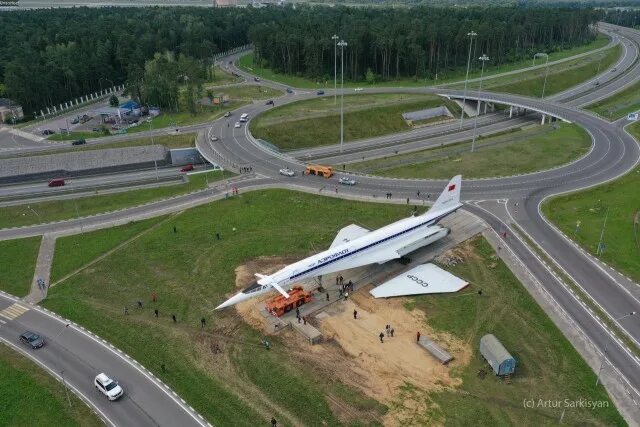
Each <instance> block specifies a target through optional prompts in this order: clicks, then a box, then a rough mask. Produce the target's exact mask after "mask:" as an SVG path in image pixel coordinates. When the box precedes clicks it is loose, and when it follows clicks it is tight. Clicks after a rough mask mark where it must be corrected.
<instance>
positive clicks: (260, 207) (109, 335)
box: [44, 190, 622, 425]
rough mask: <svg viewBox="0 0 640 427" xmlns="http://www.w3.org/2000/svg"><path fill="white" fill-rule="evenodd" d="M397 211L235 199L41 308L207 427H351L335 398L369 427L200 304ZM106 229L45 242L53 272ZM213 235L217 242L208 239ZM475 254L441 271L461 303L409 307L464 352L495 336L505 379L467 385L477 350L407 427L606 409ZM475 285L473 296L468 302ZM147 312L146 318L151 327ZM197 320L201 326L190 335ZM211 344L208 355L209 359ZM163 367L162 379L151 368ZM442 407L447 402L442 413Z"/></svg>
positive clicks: (513, 289) (546, 324)
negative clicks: (532, 404) (113, 353)
mask: <svg viewBox="0 0 640 427" xmlns="http://www.w3.org/2000/svg"><path fill="white" fill-rule="evenodd" d="M285 206H286V207H287V208H286V209H284V207H285ZM309 212H314V214H313V215H309ZM407 213H408V209H407V207H406V206H398V205H380V204H367V203H359V202H352V201H345V200H339V199H331V198H324V197H316V196H312V195H308V194H302V193H292V192H289V191H284V190H272V191H262V192H252V193H246V194H242V195H241V196H240V197H234V198H231V199H227V200H223V201H221V202H219V203H215V204H210V205H206V206H201V207H198V208H194V209H191V210H189V211H186V212H184V213H182V214H180V215H176V216H173V217H169V218H168V219H167V220H165V221H164V222H162V223H161V224H160V225H159V226H158V227H157V228H155V229H153V230H151V231H149V232H148V233H146V234H143V235H142V236H140V237H139V238H138V239H136V240H134V241H132V242H130V243H129V244H128V245H126V246H123V247H122V248H120V249H119V250H117V251H114V252H113V253H112V254H110V255H109V256H108V257H106V258H104V259H102V260H100V261H98V262H96V263H95V264H93V265H92V266H91V268H89V269H87V270H84V271H82V272H80V273H78V274H76V275H74V276H72V277H70V278H69V279H68V280H66V281H65V282H63V283H61V284H59V285H56V286H54V287H52V288H51V289H50V291H49V295H48V298H47V300H46V301H45V302H44V305H45V306H46V307H47V308H49V309H52V310H54V311H57V312H59V313H60V314H62V315H63V316H65V317H68V318H70V319H72V320H74V321H76V322H78V323H80V324H83V325H84V326H86V327H88V328H89V329H91V330H92V331H94V332H96V333H98V334H99V335H101V336H102V337H104V338H106V339H107V340H109V341H110V342H113V343H114V344H116V345H117V346H118V347H119V348H121V349H123V350H124V351H126V352H127V353H129V354H131V355H132V356H133V357H135V358H136V359H137V360H138V361H140V362H141V363H142V364H143V365H144V366H145V367H147V368H149V369H150V370H152V371H153V372H154V373H155V374H156V375H158V376H159V377H160V378H161V379H162V380H163V381H165V382H167V383H168V384H169V385H170V386H171V387H172V388H174V389H175V390H176V392H178V393H179V394H180V395H181V396H182V397H184V398H185V399H186V400H187V401H188V402H189V403H190V404H191V405H193V406H194V407H195V408H196V409H197V410H198V411H199V412H200V413H202V414H203V415H204V416H205V417H206V418H207V419H208V420H209V421H210V422H212V423H215V424H217V425H228V424H229V425H259V424H263V423H265V421H267V420H269V419H270V418H271V417H272V416H275V417H276V418H277V419H278V421H280V422H281V423H283V424H285V425H303V424H312V425H341V424H351V425H354V424H356V425H357V424H359V422H358V421H359V419H358V418H355V419H354V418H351V419H350V421H346V422H341V421H343V419H339V418H337V415H336V413H334V412H332V408H334V407H333V406H332V405H331V404H330V403H329V402H330V400H331V398H333V399H335V398H336V397H337V398H339V399H340V402H341V406H340V407H339V408H336V409H335V410H336V411H337V413H340V414H342V415H343V416H344V414H345V413H347V414H351V416H352V417H353V416H354V414H355V416H357V415H358V414H359V413H361V414H365V413H366V418H365V417H364V416H363V417H362V419H372V417H373V419H377V420H380V422H381V423H382V416H383V414H384V413H385V408H384V407H383V406H382V405H380V404H377V403H376V402H375V401H372V400H371V399H368V398H366V397H363V396H362V394H361V393H360V392H359V391H356V390H353V389H350V388H349V387H348V386H346V385H344V384H342V383H340V382H339V381H338V380H336V378H335V377H333V376H331V375H327V373H326V372H324V371H322V369H321V368H320V367H318V366H316V365H312V364H310V363H309V362H308V359H306V358H305V354H306V350H302V351H301V352H298V351H295V350H294V351H292V350H291V348H286V347H285V346H284V345H283V343H282V342H281V338H279V337H278V336H275V337H271V338H270V339H271V340H272V342H273V347H272V349H271V350H270V351H266V350H265V349H263V348H261V347H260V345H259V342H260V339H261V335H260V334H259V332H257V331H256V330H254V329H252V328H251V327H249V326H248V325H247V324H246V323H244V322H242V321H241V320H240V319H239V316H238V315H237V314H236V313H235V311H233V310H225V311H221V312H215V311H213V307H215V305H216V304H217V303H218V302H219V301H222V300H223V299H224V298H225V296H226V295H228V294H229V293H232V292H234V283H235V269H236V268H237V267H238V266H240V265H243V264H245V263H247V262H249V261H251V260H255V259H256V258H258V257H260V256H272V255H283V256H287V257H296V258H297V257H302V256H304V255H306V254H308V253H309V252H312V251H313V250H314V249H313V247H316V248H317V247H325V246H327V245H329V244H330V242H331V241H332V239H333V238H334V236H335V232H336V230H338V229H339V228H340V227H342V226H344V225H345V224H347V223H351V222H357V223H360V224H363V225H365V226H367V227H370V228H377V227H379V226H381V225H383V224H387V223H389V222H391V221H393V220H395V219H398V218H400V217H404V216H406V215H407ZM319 224H321V225H319ZM174 225H175V226H176V227H177V233H174V232H173V226H174ZM128 227H131V228H128ZM133 227H139V228H138V229H137V230H134V229H133ZM234 227H235V228H236V229H237V231H236V232H233V231H232V229H233V228H234ZM141 228H144V227H142V226H140V225H136V224H130V225H127V226H123V227H121V228H119V229H118V230H117V231H116V233H117V234H118V235H119V238H120V239H122V240H127V239H130V238H131V236H133V235H136V233H138V232H139V231H140V229H141ZM110 231H111V230H101V231H97V232H93V233H87V234H85V236H84V237H83V238H78V237H77V236H76V237H72V238H63V239H60V240H58V243H57V244H59V245H62V244H64V243H63V242H64V241H65V240H66V239H72V241H71V243H70V244H68V245H66V246H65V247H64V248H65V250H64V251H62V250H61V251H60V252H59V253H60V254H61V255H60V256H61V257H62V258H56V259H55V260H54V265H55V264H56V263H59V262H64V259H66V258H70V259H75V258H83V260H88V258H89V256H87V257H85V256H84V255H82V254H83V253H93V254H98V253H100V252H102V251H104V250H107V249H108V248H107V246H110V247H113V246H115V245H117V242H116V240H118V238H114V239H112V241H111V242H110V243H109V245H105V244H104V243H103V242H102V240H103V239H104V238H105V237H106V235H107V234H108V233H109V232H110ZM216 232H219V233H221V235H222V240H216V239H215V233H216ZM474 246H475V247H476V252H477V253H474V255H473V257H472V258H470V259H467V260H466V261H465V263H464V264H461V265H459V266H457V267H456V268H454V273H456V274H459V275H460V276H462V277H465V278H466V279H468V280H470V282H471V283H473V284H472V286H471V287H469V288H468V289H467V290H466V291H464V292H463V293H462V294H461V295H460V294H459V295H448V296H447V295H439V296H428V297H427V296H424V297H420V298H416V299H415V300H414V304H415V305H417V306H419V307H420V308H426V312H427V313H428V317H429V319H430V320H429V321H430V323H431V325H432V326H433V327H434V328H436V329H439V330H446V331H447V332H450V333H453V334H455V335H456V336H458V337H461V338H462V339H463V340H464V341H466V342H470V343H472V344H471V345H472V347H473V348H474V351H476V350H475V349H477V341H478V339H479V337H480V336H481V335H482V334H483V333H486V332H487V331H491V332H493V333H495V334H496V335H497V336H498V337H499V338H500V339H501V340H502V341H503V343H504V344H505V345H506V346H507V348H508V349H509V350H510V351H511V352H512V353H513V355H514V356H515V357H516V358H517V359H518V361H519V364H520V365H519V367H518V371H517V374H516V376H515V377H514V380H513V383H512V384H511V385H505V384H503V383H502V382H500V381H499V380H497V379H496V378H494V377H493V376H492V375H488V376H487V377H486V378H485V379H483V380H480V379H479V378H476V377H475V375H476V373H477V371H478V369H480V368H484V369H485V370H488V369H489V368H488V366H487V365H486V364H485V363H483V362H481V361H480V360H479V358H478V357H477V354H476V357H475V358H473V360H472V362H471V365H470V366H468V367H465V368H461V370H460V371H459V372H455V373H454V375H459V376H461V377H462V379H463V385H462V390H461V391H457V390H448V391H442V392H432V393H431V394H429V395H427V394H425V393H418V395H417V396H415V395H414V396H411V397H412V398H414V399H428V400H429V401H430V402H435V403H438V404H439V405H440V406H439V407H434V406H433V405H429V406H430V408H431V409H430V410H429V413H428V414H419V415H418V416H417V417H418V418H417V419H416V420H414V421H416V423H414V424H419V423H420V421H422V420H424V419H431V420H435V419H440V420H447V421H448V422H451V421H453V423H454V424H455V421H456V420H460V423H459V424H470V423H471V424H473V422H472V420H474V419H475V420H477V419H478V418H474V416H475V415H479V416H480V418H481V419H482V420H488V421H489V422H487V425H495V424H496V422H498V423H508V422H509V420H511V419H513V420H515V421H512V423H513V424H520V425H523V424H531V423H527V422H526V421H527V419H529V418H527V417H531V418H530V419H532V420H534V423H535V424H536V425H544V424H549V423H551V422H552V421H556V420H557V419H558V418H559V415H560V414H559V413H558V414H556V413H555V412H554V410H550V411H545V410H537V409H536V410H529V409H524V408H523V405H522V399H523V398H524V397H527V398H530V397H536V398H537V397H540V398H543V399H553V398H555V397H557V398H558V399H564V398H569V399H573V398H579V397H582V398H587V399H593V400H598V399H604V400H606V401H607V402H608V403H609V404H610V405H611V403H610V402H609V401H608V400H607V398H606V394H605V392H604V391H603V389H602V387H600V388H592V386H591V384H592V383H593V382H594V381H595V375H594V374H593V372H592V371H591V370H590V369H589V368H588V367H587V366H586V364H585V363H584V362H583V361H582V360H581V359H580V357H579V356H578V355H577V353H576V352H575V350H573V349H572V348H571V346H570V344H569V343H568V342H567V341H566V340H565V339H564V338H563V337H562V335H561V334H560V333H559V331H558V330H557V329H555V327H554V326H553V324H552V323H551V321H550V320H549V319H548V318H547V317H546V316H545V315H544V313H543V312H542V310H541V309H540V308H538V307H537V305H536V304H535V302H534V301H533V300H532V299H531V298H530V297H529V296H528V294H527V293H526V292H525V291H524V289H522V288H521V287H520V285H519V284H518V282H517V281H516V279H515V278H514V277H513V276H512V275H511V273H510V272H509V271H508V269H507V268H506V266H504V265H503V264H502V263H501V262H500V261H499V260H497V259H495V257H494V255H493V253H492V252H491V250H490V249H489V248H488V246H487V244H486V243H485V242H484V240H482V239H478V240H477V241H475V242H474ZM61 248H62V246H61ZM54 268H55V267H54ZM71 268H76V267H75V266H74V267H71V266H70V265H69V266H68V267H67V270H69V269H71ZM479 288H481V289H483V296H482V297H479V296H477V295H476V293H477V289H479ZM152 292H156V293H157V295H158V301H157V303H155V305H154V304H153V303H151V302H146V304H145V307H144V308H143V309H142V310H137V309H133V308H132V307H133V305H134V304H135V301H136V300H138V299H143V300H145V301H148V298H149V295H150V293H152ZM124 306H129V307H130V309H129V313H130V314H129V315H128V316H124V315H123V314H122V311H123V307H124ZM154 308H158V310H159V313H160V318H158V319H156V318H155V317H154V314H153V309H154ZM173 313H175V314H176V315H177V317H178V323H177V324H176V325H174V324H173V323H172V321H171V318H170V316H171V314H173ZM203 316H204V317H205V318H206V320H207V326H206V327H205V328H204V330H202V329H201V328H200V318H201V317H203ZM412 333H415V332H413V331H412ZM301 342H302V340H301ZM215 345H219V346H220V348H221V350H222V352H221V353H214V352H213V348H215ZM305 345H306V344H305ZM540 348H544V349H545V351H543V352H541V351H540ZM163 363H164V364H165V366H166V372H163V371H162V369H161V368H160V365H161V364H163ZM336 369H340V368H339V367H337V368H336ZM274 373H275V374H274ZM292 396H295V398H294V397H292ZM476 396H477V397H476ZM399 398H402V395H401V396H399ZM449 401H452V402H455V404H454V405H449V404H443V403H446V402H449ZM440 402H442V403H440ZM511 417H513V418H511ZM565 419H570V420H574V421H576V422H577V420H581V422H584V423H587V424H590V423H595V424H600V425H612V424H622V422H621V420H620V417H619V416H618V415H617V413H616V412H615V409H614V408H613V406H611V407H610V408H609V409H606V410H597V411H594V410H587V409H576V410H571V411H567V414H566V416H565ZM465 421H466V422H465ZM491 421H493V422H491ZM483 424H484V423H483Z"/></svg>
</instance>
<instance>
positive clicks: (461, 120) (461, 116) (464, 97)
mask: <svg viewBox="0 0 640 427" xmlns="http://www.w3.org/2000/svg"><path fill="white" fill-rule="evenodd" d="M467 35H468V36H469V56H468V57H467V76H466V77H465V79H464V93H463V95H462V112H461V113H460V129H462V122H463V121H464V106H465V104H466V103H467V83H468V81H469V64H471V45H472V44H473V38H474V37H475V36H477V35H478V33H476V32H475V31H470V32H469V33H467Z"/></svg>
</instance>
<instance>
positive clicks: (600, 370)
mask: <svg viewBox="0 0 640 427" xmlns="http://www.w3.org/2000/svg"><path fill="white" fill-rule="evenodd" d="M635 314H636V312H635V311H632V312H631V313H628V314H625V315H624V316H621V317H618V318H617V319H613V320H615V321H616V322H619V321H620V320H622V319H624V318H626V317H630V316H634V315H635ZM609 341H610V340H607V343H606V344H605V346H604V351H603V352H602V360H601V361H600V369H598V376H597V377H596V387H598V384H600V374H601V373H602V368H603V367H604V359H605V357H606V356H607V348H609Z"/></svg>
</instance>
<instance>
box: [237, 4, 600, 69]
mask: <svg viewBox="0 0 640 427" xmlns="http://www.w3.org/2000/svg"><path fill="white" fill-rule="evenodd" d="M598 16H599V14H598V13H597V12H595V11H593V10H591V9H554V10H553V11H550V10H548V9H522V8H468V9H460V8H456V9H443V8H425V7H417V8H411V9H385V10H383V11H382V10H379V9H354V8H327V9H324V10H318V9H309V8H305V9H302V10H299V11H296V13H290V14H284V16H283V17H282V19H280V20H278V21H272V22H268V23H261V24H258V25H256V26H255V27H253V28H251V29H250V30H249V38H250V40H251V41H252V42H253V43H254V45H255V55H254V57H255V60H256V61H262V64H261V65H263V66H268V67H270V68H272V69H274V70H275V71H279V72H284V73H289V74H297V75H302V76H306V77H313V78H324V79H328V78H330V76H332V75H333V67H334V44H333V43H334V42H333V40H331V35H333V34H338V35H339V36H340V37H341V38H342V39H343V40H345V41H346V42H347V43H348V46H347V48H346V50H345V58H344V61H345V74H346V75H348V78H349V79H351V80H360V79H362V78H363V76H364V75H366V73H367V70H369V69H371V70H372V72H373V73H374V74H375V75H376V76H378V78H379V79H383V80H388V79H393V78H398V77H429V78H434V76H435V75H436V74H438V75H439V76H440V78H442V77H445V76H446V74H447V73H448V72H449V71H452V70H455V69H456V68H459V67H463V66H465V65H466V63H467V55H468V46H469V38H468V37H467V34H468V33H469V32H470V31H472V30H473V31H475V32H476V33H477V34H478V36H477V43H475V45H476V47H475V48H474V52H473V54H472V56H473V57H478V56H480V55H481V54H482V53H486V54H487V55H488V56H489V57H490V58H491V63H492V64H498V65H499V64H502V63H505V62H511V61H515V60H519V59H522V58H530V57H531V56H532V55H533V54H534V53H536V52H540V51H546V52H550V51H555V50H559V49H563V48H568V47H572V46H576V45H580V44H583V43H586V42H588V41H590V40H592V39H593V38H594V37H595V32H594V29H593V24H595V22H596V21H597V19H598Z"/></svg>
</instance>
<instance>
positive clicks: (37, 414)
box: [0, 343, 104, 427]
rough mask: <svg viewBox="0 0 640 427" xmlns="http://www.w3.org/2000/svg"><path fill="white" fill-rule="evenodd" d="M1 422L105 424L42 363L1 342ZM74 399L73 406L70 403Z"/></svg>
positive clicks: (1, 423) (77, 424)
mask: <svg viewBox="0 0 640 427" xmlns="http://www.w3.org/2000/svg"><path fill="white" fill-rule="evenodd" d="M0 378H2V387H0V404H1V406H0V408H2V410H0V425H1V426H84V427H89V426H102V425H104V424H103V423H102V421H101V420H99V419H98V418H97V417H96V415H95V414H94V413H93V412H92V411H91V410H90V409H89V408H88V407H87V406H86V405H85V404H84V403H83V402H82V401H81V400H80V399H78V398H77V397H76V396H75V395H74V394H73V393H72V392H71V391H69V400H67V397H66V394H65V392H64V388H63V386H62V384H61V383H59V382H58V381H56V380H55V379H54V378H53V377H51V376H50V375H49V373H48V372H46V371H44V370H43V369H42V368H40V366H38V365H36V364H35V363H34V362H32V361H30V360H29V359H27V358H26V357H24V356H22V355H20V354H18V353H17V352H16V351H15V350H13V349H12V348H9V347H8V346H6V345H5V344H2V343H0ZM69 402H71V406H69Z"/></svg>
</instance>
